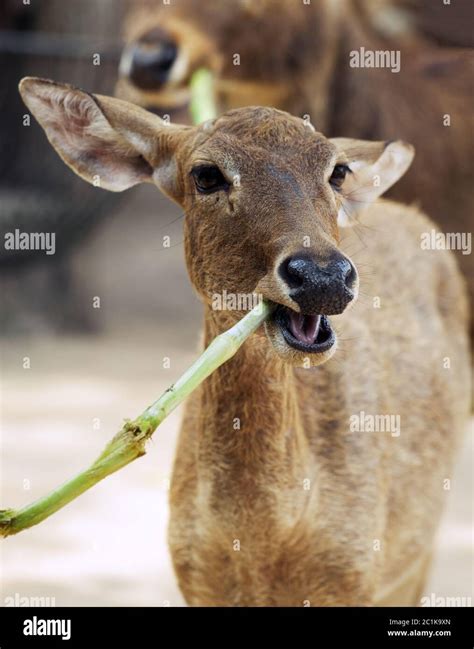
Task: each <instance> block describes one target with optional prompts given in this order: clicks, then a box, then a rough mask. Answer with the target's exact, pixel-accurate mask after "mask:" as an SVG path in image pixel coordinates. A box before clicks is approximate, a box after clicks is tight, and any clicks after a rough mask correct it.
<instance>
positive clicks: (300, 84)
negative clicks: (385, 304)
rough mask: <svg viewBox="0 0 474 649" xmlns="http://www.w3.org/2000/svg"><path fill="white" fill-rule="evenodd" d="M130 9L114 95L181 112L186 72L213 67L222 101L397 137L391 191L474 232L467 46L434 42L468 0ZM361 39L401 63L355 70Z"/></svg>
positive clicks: (186, 0)
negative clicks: (409, 159)
mask: <svg viewBox="0 0 474 649" xmlns="http://www.w3.org/2000/svg"><path fill="white" fill-rule="evenodd" d="M431 4H432V3H431ZM132 7H133V8H132V11H131V12H130V15H129V18H128V21H127V24H126V27H125V32H126V39H127V41H128V46H127V47H126V48H125V50H124V53H123V56H122V62H121V68H120V69H121V78H120V80H119V83H118V86H117V93H118V96H119V97H122V98H124V99H129V100H130V101H133V102H134V103H138V104H140V105H142V106H145V107H147V108H149V109H154V110H155V111H156V112H158V113H159V114H163V113H169V114H171V116H172V117H173V118H174V116H175V115H176V116H179V118H180V119H182V118H183V115H184V114H185V109H186V104H187V102H188V100H189V90H188V83H189V80H190V77H191V75H192V73H193V72H194V71H195V70H196V69H197V68H198V67H200V66H207V67H209V68H211V69H213V70H214V71H215V73H216V76H217V81H216V91H217V98H218V100H219V103H220V106H221V109H222V110H227V109H228V108H235V107H239V106H247V105H257V104H260V105H271V106H274V107H276V108H280V109H283V110H287V111H289V112H290V113H292V114H294V115H299V116H303V115H305V114H307V115H308V116H309V117H310V119H311V122H312V123H314V124H315V125H316V127H317V128H318V129H320V130H322V131H325V132H326V133H328V135H344V136H348V137H359V138H369V139H375V140H382V139H383V140H390V139H397V138H400V137H401V138H403V139H405V140H407V141H409V142H412V143H413V144H414V145H415V147H416V151H417V156H416V160H415V162H414V165H413V169H412V171H411V173H410V174H409V175H408V176H407V177H406V178H404V179H403V180H402V182H401V183H399V184H397V186H396V188H395V189H394V190H393V192H391V193H390V194H389V195H390V196H392V197H394V198H396V199H398V200H403V201H410V202H413V201H415V202H417V203H419V204H420V205H421V207H422V208H423V209H425V210H426V211H427V212H428V213H429V214H430V215H431V216H432V217H433V218H434V219H435V220H436V221H437V222H438V223H439V224H440V226H441V228H442V229H443V230H444V232H447V233H469V232H470V230H471V222H472V209H473V186H474V177H473V165H472V163H471V155H472V146H473V141H472V125H473V124H472V117H471V116H472V110H471V102H472V96H473V91H474V86H473V76H472V71H473V69H472V52H470V51H468V50H457V49H448V48H438V47H434V46H433V44H432V41H433V40H434V41H436V42H444V41H447V42H448V43H449V42H454V43H459V42H460V41H459V40H456V39H455V38H454V36H453V34H454V33H456V30H455V28H454V26H458V27H459V26H461V25H463V24H464V25H465V24H466V19H467V18H468V16H469V15H470V14H472V11H473V5H472V3H453V4H452V5H443V7H442V9H439V8H438V9H436V10H433V8H432V7H431V6H430V5H429V3H426V2H425V1H424V0H423V1H421V0H399V1H398V2H395V0H344V1H343V2H340V1H337V0H312V2H311V4H304V3H303V2H301V0H260V1H259V2H253V1H246V0H241V1H240V2H239V1H237V2H222V1H221V0H219V1H218V2H216V0H181V1H179V0H176V2H173V3H172V4H171V5H162V6H159V7H156V5H150V4H149V3H147V2H136V3H134V4H133V5H132ZM409 9H410V10H411V11H408V10H409ZM434 16H438V17H439V18H438V20H439V21H442V24H438V23H437V22H436V20H435V19H434ZM468 24H472V20H471V21H470V23H469V21H468ZM435 25H438V29H437V30H436V29H435V28H434V26H435ZM443 30H444V31H443ZM435 32H436V33H435ZM459 33H460V34H462V33H464V34H465V33H466V29H464V31H462V30H460V32H459ZM450 34H451V36H449V35H450ZM461 42H464V41H461ZM466 42H468V41H466ZM361 47H364V48H365V51H372V52H376V51H381V52H387V53H391V52H393V53H395V54H396V53H397V52H399V54H400V72H398V73H397V72H392V71H391V69H390V68H380V67H378V68H377V67H372V68H370V67H351V60H352V53H354V52H356V53H357V52H359V51H360V48H361ZM457 253H458V261H459V263H460V264H461V267H462V270H463V272H464V274H465V275H466V277H467V278H468V280H469V282H470V292H471V297H472V301H473V303H474V264H473V255H472V254H469V251H468V250H467V249H465V248H463V249H458V250H457Z"/></svg>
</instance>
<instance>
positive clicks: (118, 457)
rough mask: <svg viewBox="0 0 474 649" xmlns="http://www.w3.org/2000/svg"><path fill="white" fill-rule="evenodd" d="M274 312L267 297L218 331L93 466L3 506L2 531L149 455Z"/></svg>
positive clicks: (16, 528)
mask: <svg viewBox="0 0 474 649" xmlns="http://www.w3.org/2000/svg"><path fill="white" fill-rule="evenodd" d="M271 311H272V306H271V305H270V304H268V303H267V302H262V303H260V304H258V305H257V306H256V307H255V308H254V309H253V310H252V311H250V312H249V313H248V314H247V315H246V316H245V317H244V318H242V320H240V321H239V322H237V324H235V325H234V326H233V327H232V328H231V329H229V330H228V331H226V332H224V333H222V334H220V335H219V336H217V337H216V338H215V339H214V340H213V341H212V342H211V344H210V345H209V347H208V348H207V349H206V350H205V351H204V352H203V354H202V355H201V356H200V357H199V358H198V359H197V360H196V361H195V362H194V363H193V364H192V365H191V367H190V368H189V369H187V370H186V372H185V373H184V374H183V375H182V376H181V377H180V378H179V379H178V380H177V381H176V383H174V384H173V385H172V386H171V387H169V388H168V389H167V390H166V392H165V393H164V394H162V395H161V397H160V398H159V399H158V400H157V401H155V402H154V403H153V404H152V405H151V406H149V407H148V408H147V409H146V410H145V411H144V412H143V413H142V414H141V415H139V416H138V417H137V418H136V419H134V420H133V421H126V422H125V424H124V425H123V427H122V429H121V430H120V431H119V432H118V433H117V434H116V435H115V437H114V438H113V439H112V440H111V441H110V442H109V443H108V444H107V446H106V447H105V449H104V451H103V452H102V454H101V455H100V456H99V457H98V458H97V459H96V460H95V462H94V463H93V464H92V465H91V466H90V467H89V468H88V469H86V470H85V471H82V472H81V473H79V474H78V475H76V476H75V477H74V478H72V479H71V480H68V481H67V482H65V483H64V484H63V485H62V486H60V487H58V488H57V489H55V490H54V491H52V492H51V493H49V494H48V495H47V496H44V497H43V498H40V499H39V500H36V501H35V502H33V503H31V505H27V506H26V507H23V508H22V509H19V510H14V509H5V510H0V536H3V537H6V536H11V535H12V534H17V533H18V532H21V531H22V530H25V529H28V528H29V527H33V525H37V524H38V523H41V522H42V521H44V520H45V519H46V518H48V517H49V516H51V514H54V513H55V512H57V511H58V510H59V509H62V508H63V507H64V506H65V505H67V504H68V503H70V502H71V501H72V500H75V499H76V498H77V497H78V496H80V495H81V494H82V493H84V492H85V491H87V490H88V489H90V488H91V487H93V486H94V485H95V484H97V483H98V482H100V481H101V480H103V479H104V478H106V477H107V476H108V475H111V474H112V473H115V471H118V470H119V469H121V468H122V467H124V466H126V465H127V464H129V463H130V462H133V460H136V459H137V458H138V457H140V456H142V455H144V454H145V452H146V449H145V446H146V442H147V441H148V440H149V439H150V437H151V436H152V435H153V433H154V432H155V430H156V429H157V427H158V426H159V425H160V424H161V422H162V421H164V420H165V419H166V417H167V416H168V415H169V414H170V413H171V412H172V411H173V410H174V409H175V408H176V407H177V406H178V405H179V404H180V403H181V402H182V401H183V400H184V399H185V398H186V397H187V396H188V395H189V394H190V393H191V392H193V390H195V389H196V388H197V387H198V385H199V384H200V383H202V381H204V379H206V378H207V377H208V376H209V375H210V374H212V372H214V370H216V369H217V368H218V367H219V366H220V365H222V364H223V363H225V362H226V361H228V360H229V359H230V358H232V356H233V355H234V354H235V353H236V352H237V350H238V349H239V347H240V346H241V345H242V343H243V342H244V341H245V340H246V338H248V337H249V336H250V334H251V333H253V332H254V331H255V330H256V329H257V328H258V327H259V326H260V325H261V324H262V323H263V322H264V320H265V319H266V318H267V317H268V316H269V315H270V313H271Z"/></svg>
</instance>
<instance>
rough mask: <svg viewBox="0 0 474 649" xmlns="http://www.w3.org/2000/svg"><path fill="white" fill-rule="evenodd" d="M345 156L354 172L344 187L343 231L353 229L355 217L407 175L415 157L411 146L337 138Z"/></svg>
mask: <svg viewBox="0 0 474 649" xmlns="http://www.w3.org/2000/svg"><path fill="white" fill-rule="evenodd" d="M331 142H332V143H333V144H335V145H336V147H337V148H338V150H339V151H340V152H341V155H342V156H344V157H345V158H346V160H347V165H348V167H349V169H350V172H349V173H347V174H346V177H345V179H344V181H343V183H342V185H341V188H340V192H341V195H342V202H343V204H342V205H341V208H340V210H339V214H338V224H339V226H340V227H345V226H349V225H352V224H353V223H354V222H355V221H354V218H353V217H354V216H355V215H356V214H357V212H358V211H360V210H362V209H363V208H364V207H367V206H368V205H370V203H372V202H373V201H375V200H376V199H377V198H378V197H379V196H381V195H382V194H383V193H384V192H386V191H387V189H389V188H390V187H391V186H392V185H394V184H395V183H396V182H397V181H398V180H399V179H400V178H401V177H402V176H403V174H404V173H405V172H406V170H407V169H408V167H409V166H410V164H411V162H412V160H413V157H414V155H415V149H414V147H413V146H412V145H411V144H407V143H406V142H402V141H401V140H397V141H393V142H366V141H364V140H352V139H350V138H333V139H331Z"/></svg>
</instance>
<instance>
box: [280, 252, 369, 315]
mask: <svg viewBox="0 0 474 649" xmlns="http://www.w3.org/2000/svg"><path fill="white" fill-rule="evenodd" d="M279 274H280V276H281V277H282V278H283V280H284V281H285V282H286V284H287V286H288V288H289V289H290V290H289V296H290V297H291V299H292V300H294V301H295V302H296V303H297V304H298V306H299V307H300V309H301V312H302V313H304V314H308V315H309V314H324V315H337V314H338V313H342V312H343V311H344V309H345V308H346V306H347V305H348V304H349V302H351V301H352V300H353V299H354V298H355V291H354V288H355V285H356V280H357V271H356V269H355V267H354V266H353V265H352V263H351V262H350V261H349V259H347V257H344V256H343V255H340V254H338V255H337V256H333V257H332V258H331V259H330V260H329V262H328V263H327V264H325V265H321V264H318V263H317V262H316V261H315V260H314V259H312V258H311V257H310V256H308V255H304V254H301V255H295V256H294V257H289V258H288V259H286V260H285V261H283V262H282V264H281V265H280V268H279Z"/></svg>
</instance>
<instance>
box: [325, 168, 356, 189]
mask: <svg viewBox="0 0 474 649" xmlns="http://www.w3.org/2000/svg"><path fill="white" fill-rule="evenodd" d="M348 173H352V172H351V170H350V169H349V167H348V166H347V165H336V166H335V167H334V169H333V170H332V174H331V177H330V178H329V183H330V185H332V186H333V187H334V188H335V189H340V188H341V187H342V183H343V182H344V179H345V177H346V174H348Z"/></svg>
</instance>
